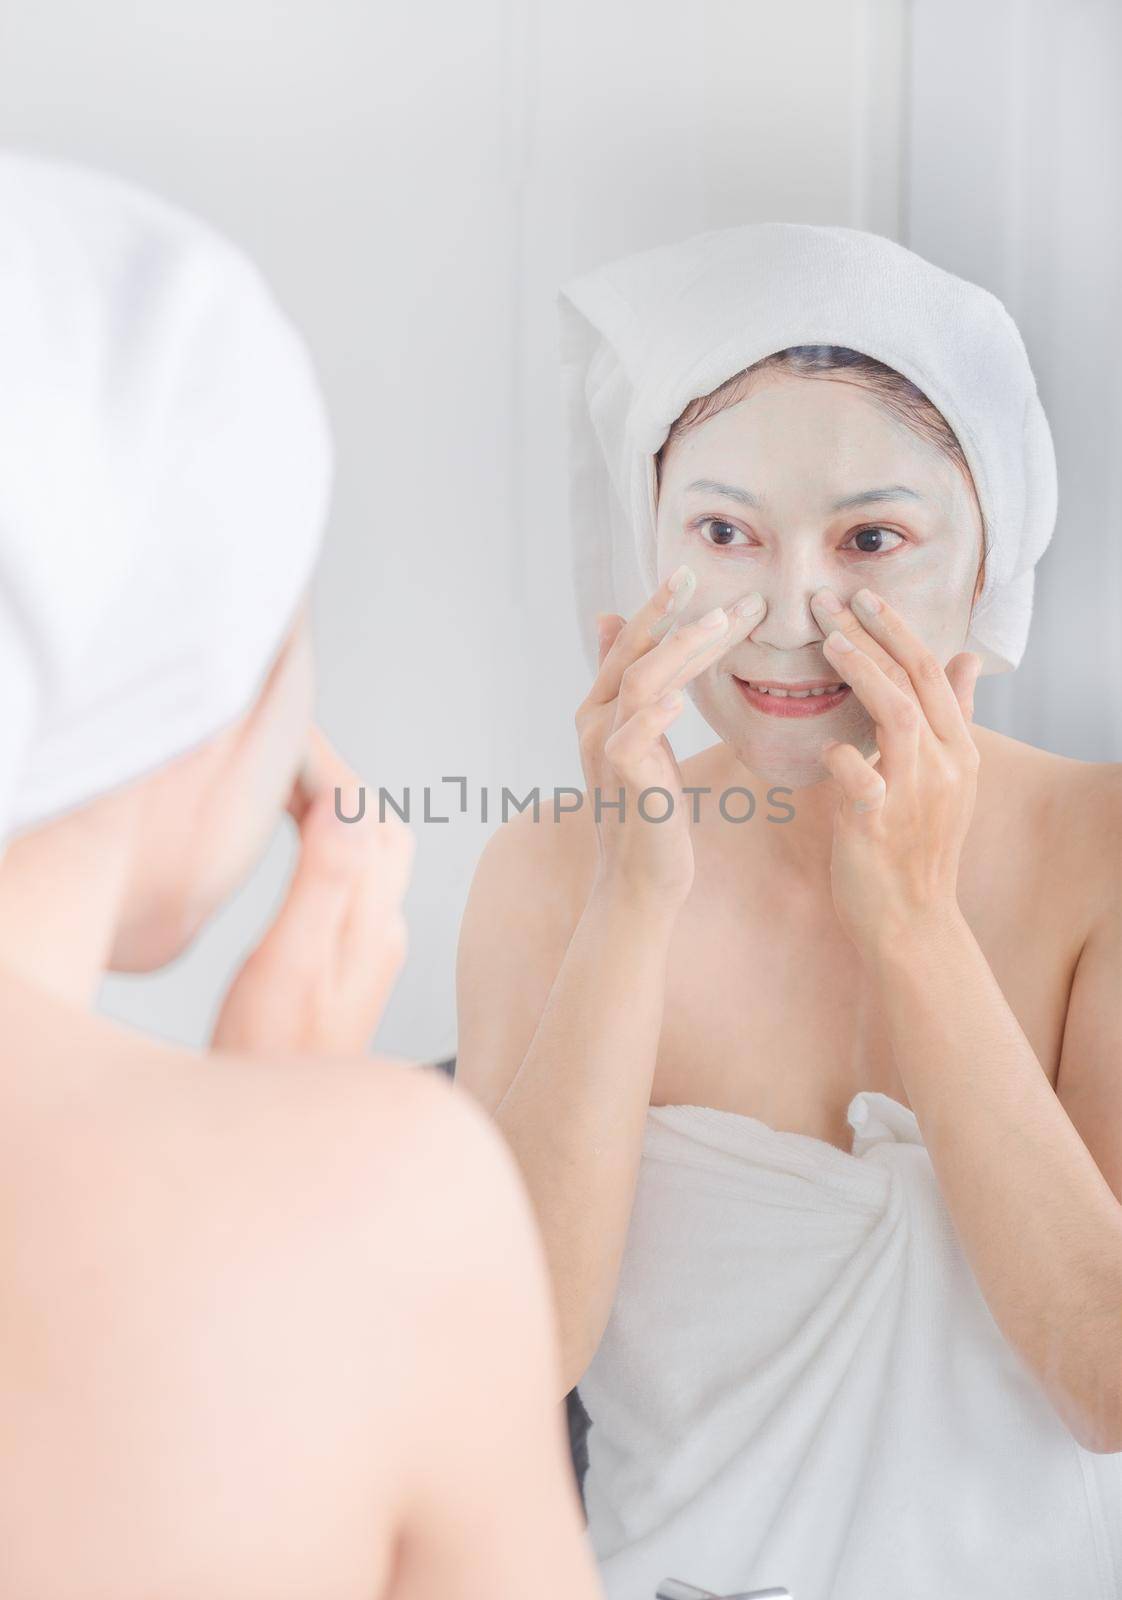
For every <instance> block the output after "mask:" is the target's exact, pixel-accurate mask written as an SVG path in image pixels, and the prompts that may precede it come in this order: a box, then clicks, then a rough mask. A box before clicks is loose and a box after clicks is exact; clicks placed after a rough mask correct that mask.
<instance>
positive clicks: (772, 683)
mask: <svg viewBox="0 0 1122 1600" xmlns="http://www.w3.org/2000/svg"><path fill="white" fill-rule="evenodd" d="M733 682H734V683H735V684H736V687H737V689H738V690H739V691H740V693H741V695H742V696H743V697H744V699H745V700H746V701H747V702H748V704H749V705H750V706H751V707H752V708H753V709H754V710H756V711H762V712H763V713H764V714H765V715H767V716H772V717H817V716H821V715H822V714H823V713H824V712H826V711H832V710H833V709H834V707H835V706H839V705H841V703H842V701H843V700H844V699H845V697H846V695H847V694H848V693H849V685H848V683H839V682H838V680H837V679H836V678H835V679H829V678H804V679H801V680H799V681H795V682H791V683H781V682H779V681H778V680H774V679H770V678H737V677H735V676H734V677H733Z"/></svg>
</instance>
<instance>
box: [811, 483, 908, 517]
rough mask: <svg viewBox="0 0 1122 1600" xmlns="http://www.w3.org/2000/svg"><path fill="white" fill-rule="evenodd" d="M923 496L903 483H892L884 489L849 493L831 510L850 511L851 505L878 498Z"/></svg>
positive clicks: (893, 498) (906, 498) (869, 503)
mask: <svg viewBox="0 0 1122 1600" xmlns="http://www.w3.org/2000/svg"><path fill="white" fill-rule="evenodd" d="M922 499H923V496H922V495H921V494H920V493H918V491H917V490H915V489H909V488H908V486H907V485H906V484H903V483H890V484H889V485H888V486H887V487H886V488H884V489H862V490H861V492H860V494H847V495H846V496H845V497H844V499H841V500H835V501H834V503H833V505H832V506H831V507H830V510H831V511H848V510H849V508H850V506H868V505H873V504H875V503H876V502H877V501H878V500H922Z"/></svg>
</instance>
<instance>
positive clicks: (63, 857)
mask: <svg viewBox="0 0 1122 1600" xmlns="http://www.w3.org/2000/svg"><path fill="white" fill-rule="evenodd" d="M129 820H130V819H129V818H128V817H127V816H125V815H123V814H122V812H121V809H120V807H113V808H112V814H111V815H109V814H102V813H99V812H97V811H95V810H94V809H93V808H90V809H89V810H87V811H84V812H81V813H75V814H73V815H71V816H67V817H64V818H62V819H61V820H59V821H56V822H52V823H49V824H47V825H45V826H44V827H41V828H37V829H35V831H34V832H32V833H28V834H23V835H21V836H20V837H19V838H17V839H15V840H13V841H12V843H11V844H10V845H9V846H8V848H7V850H6V851H5V852H4V853H3V855H0V983H2V981H3V979H4V976H5V975H7V974H11V975H12V976H14V977H15V978H17V979H19V980H22V981H23V982H24V983H28V984H31V985H32V986H34V987H35V988H36V989H39V990H42V991H44V992H46V993H48V994H50V995H52V996H53V997H54V998H55V999H58V1000H62V1001H63V1002H64V1003H66V1004H68V1005H72V1006H79V1007H82V1008H83V1009H88V1008H89V1007H91V1006H92V1005H93V1003H94V1002H95V1000H96V998H97V993H98V989H99V987H100V984H101V980H102V977H103V975H104V973H105V971H106V969H107V968H108V966H109V963H110V959H111V955H112V950H113V944H114V940H115V937H116V931H117V927H118V924H119V921H120V916H121V908H122V905H123V902H124V899H125V894H126V890H127V887H128V882H129V872H130V867H131V854H132V852H131V845H130V829H129V825H128V824H129Z"/></svg>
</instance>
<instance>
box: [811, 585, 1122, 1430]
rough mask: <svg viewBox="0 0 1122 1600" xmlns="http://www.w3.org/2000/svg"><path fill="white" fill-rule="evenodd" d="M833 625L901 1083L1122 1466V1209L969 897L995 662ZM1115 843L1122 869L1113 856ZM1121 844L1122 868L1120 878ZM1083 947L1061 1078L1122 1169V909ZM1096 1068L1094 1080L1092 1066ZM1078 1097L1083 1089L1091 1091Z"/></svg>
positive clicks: (848, 877) (988, 1282)
mask: <svg viewBox="0 0 1122 1600" xmlns="http://www.w3.org/2000/svg"><path fill="white" fill-rule="evenodd" d="M867 594H868V591H859V592H858V595H856V596H854V610H859V611H860V615H861V617H862V619H863V621H864V626H862V623H861V622H859V621H858V620H857V618H856V617H855V616H854V615H853V612H851V611H850V610H849V609H848V608H844V607H842V608H835V609H834V610H832V611H831V610H830V609H829V608H828V607H826V608H821V606H820V603H818V604H816V610H817V611H818V614H819V616H820V619H821V620H822V622H823V627H824V629H825V628H829V629H834V630H837V631H833V632H829V633H828V636H827V639H826V645H825V649H826V653H827V656H828V657H829V659H830V660H831V661H832V662H833V663H834V664H835V666H836V667H837V669H838V670H839V672H840V673H841V674H842V676H843V677H844V678H845V680H846V682H847V683H849V684H850V685H851V686H852V687H853V690H854V693H855V694H857V696H858V697H859V699H860V700H861V701H862V703H863V704H864V706H865V707H866V709H867V710H868V711H869V713H870V715H871V716H872V717H873V719H874V721H875V723H876V726H877V743H878V748H879V752H880V758H881V759H880V766H879V768H874V767H872V766H871V765H870V763H869V762H867V761H866V760H865V759H864V757H863V756H861V754H860V753H859V752H858V751H857V750H856V749H855V748H854V747H853V746H852V745H846V744H837V743H832V747H829V746H828V747H827V748H826V750H825V751H824V757H823V759H824V760H825V761H826V763H827V765H828V766H829V767H830V770H831V772H832V773H833V776H834V777H835V778H836V780H837V782H838V785H839V789H840V791H841V793H840V803H839V807H838V811H837V814H836V817H835V824H834V847H833V856H832V860H831V881H832V885H833V891H834V903H835V906H836V908H837V910H838V914H839V917H840V918H841V920H842V922H843V924H844V925H845V927H846V929H847V931H848V932H849V934H850V936H851V937H852V938H853V940H854V942H855V943H856V945H857V947H858V948H859V949H860V950H861V952H862V955H863V957H864V960H865V963H866V966H867V969H868V970H869V971H870V972H871V973H872V975H873V977H874V979H875V981H876V982H877V987H878V996H879V1000H880V1003H881V1006H882V1007H883V1011H884V1016H885V1019H886V1023H887V1027H888V1032H889V1037H890V1040H891V1043H892V1047H893V1051H894V1054H895V1059H896V1065H897V1070H898V1071H899V1073H900V1077H901V1079H902V1081H903V1084H904V1087H905V1089H906V1091H907V1094H908V1098H909V1100H910V1101H911V1104H912V1107H913V1109H914V1111H915V1114H916V1118H917V1120H918V1122H919V1124H920V1127H921V1129H922V1131H923V1136H924V1141H925V1143H926V1145H927V1148H928V1151H929V1152H930V1155H931V1160H932V1164H933V1166H934V1169H935V1173H936V1176H937V1178H938V1180H939V1184H940V1187H941V1189H942V1192H943V1194H944V1197H945V1199H946V1202H947V1207H948V1210H949V1212H950V1214H951V1217H952V1220H953V1221H954V1224H955V1227H956V1230H957V1232H958V1235H959V1238H960V1240H961V1242H962V1247H963V1250H964V1253H965V1254H966V1256H967V1259H968V1260H969V1262H970V1265H971V1267H972V1269H973V1271H974V1274H975V1276H976V1278H977V1281H978V1285H979V1288H980V1289H981V1292H982V1294H983V1295H984V1296H985V1299H986V1302H987V1304H988V1305H989V1307H990V1310H991V1311H992V1312H993V1315H994V1319H995V1321H996V1322H997V1324H998V1325H999V1327H1000V1328H1001V1330H1002V1332H1003V1333H1004V1335H1005V1337H1006V1338H1007V1339H1008V1341H1009V1343H1010V1344H1011V1345H1012V1346H1013V1347H1014V1348H1015V1349H1016V1350H1017V1351H1018V1352H1019V1353H1020V1354H1021V1356H1022V1357H1023V1358H1024V1360H1025V1361H1026V1362H1027V1364H1028V1365H1029V1367H1030V1368H1031V1369H1032V1370H1033V1371H1034V1372H1035V1373H1036V1375H1037V1376H1038V1378H1039V1379H1040V1381H1041V1383H1042V1385H1043V1386H1044V1389H1045V1391H1046V1393H1047V1394H1048V1396H1049V1397H1050V1399H1051V1401H1052V1403H1053V1405H1054V1406H1055V1408H1056V1410H1057V1411H1058V1413H1059V1414H1060V1416H1061V1417H1062V1418H1063V1420H1064V1422H1065V1424H1066V1425H1067V1426H1068V1428H1069V1429H1070V1431H1071V1433H1072V1434H1073V1436H1074V1437H1075V1438H1076V1439H1077V1440H1078V1441H1079V1443H1081V1444H1082V1445H1084V1446H1085V1447H1086V1448H1087V1449H1090V1450H1097V1451H1103V1452H1108V1451H1117V1450H1122V1205H1120V1204H1119V1198H1118V1196H1117V1194H1115V1193H1114V1192H1113V1191H1112V1189H1111V1187H1110V1184H1109V1182H1108V1179H1107V1177H1106V1176H1105V1175H1104V1171H1102V1170H1100V1169H1099V1167H1098V1166H1097V1165H1096V1163H1095V1160H1094V1157H1093V1156H1092V1154H1091V1151H1090V1150H1089V1149H1088V1147H1087V1145H1086V1144H1085V1143H1084V1141H1083V1139H1082V1138H1081V1137H1080V1135H1079V1133H1078V1131H1077V1130H1076V1127H1075V1126H1074V1124H1073V1122H1072V1120H1071V1118H1070V1116H1069V1115H1068V1112H1067V1110H1066V1109H1065V1107H1064V1104H1063V1103H1062V1101H1061V1099H1060V1098H1058V1097H1057V1094H1056V1093H1055V1092H1054V1091H1053V1089H1052V1087H1051V1085H1050V1084H1049V1082H1048V1079H1047V1077H1046V1076H1045V1073H1044V1071H1043V1068H1042V1067H1041V1065H1040V1063H1039V1061H1038V1060H1037V1058H1036V1056H1035V1054H1034V1053H1033V1050H1032V1048H1031V1046H1030V1045H1029V1043H1028V1041H1027V1039H1026V1038H1025V1036H1024V1034H1023V1032H1022V1031H1021V1028H1020V1026H1019V1024H1018V1022H1017V1019H1016V1018H1015V1016H1014V1015H1013V1013H1012V1011H1011V1009H1010V1007H1009V1005H1008V1003H1007V1002H1006V1000H1005V997H1004V995H1003V994H1002V992H1001V989H1000V988H999V986H998V983H997V980H996V979H995V977H994V975H993V973H992V972H991V970H990V968H989V965H988V963H987V962H986V959H985V956H984V955H983V953H982V951H981V949H980V948H979V946H978V944H977V941H976V940H975V939H974V936H973V934H972V933H971V931H970V928H969V926H968V924H967V922H966V920H965V918H964V917H963V915H962V912H961V910H960V908H959V905H958V899H957V874H958V862H959V855H960V852H961V848H962V843H963V840H964V838H965V836H966V832H967V829H968V827H969V822H970V817H971V813H972V810H973V803H974V791H975V785H976V779H977V768H978V752H977V749H976V747H975V745H974V741H973V739H972V737H971V735H970V731H969V721H970V717H971V715H972V709H973V684H974V679H975V678H976V669H977V665H978V659H977V658H974V660H973V661H971V658H970V657H969V656H968V655H966V656H963V655H960V656H957V657H955V658H954V660H953V661H952V662H951V663H950V664H949V665H948V667H947V669H946V671H945V672H944V670H943V668H942V667H941V666H940V664H939V663H938V661H937V660H936V659H935V658H934V657H933V656H932V655H931V654H930V652H929V651H927V650H926V649H925V648H924V647H923V645H922V644H921V643H920V641H919V640H918V639H916V637H915V636H914V634H912V633H911V631H910V630H909V629H908V628H907V627H906V626H905V624H904V623H903V621H902V619H901V618H900V616H899V615H898V613H897V612H895V611H894V610H893V609H892V607H890V606H889V605H887V604H886V603H884V602H883V601H881V602H879V603H878V602H877V597H875V596H870V597H869V600H870V601H871V602H872V603H871V604H870V603H866V604H864V605H863V604H862V603H861V602H862V596H863V595H867ZM1110 840H1113V841H1115V848H1114V851H1113V852H1112V851H1111V849H1110V847H1109V841H1110ZM1118 841H1119V830H1118V827H1117V824H1116V822H1115V823H1114V824H1113V825H1112V826H1110V827H1109V828H1108V831H1107V833H1106V836H1105V837H1104V840H1103V843H1104V846H1106V854H1105V857H1104V859H1107V860H1109V859H1111V857H1112V855H1113V861H1114V869H1115V870H1114V876H1115V877H1118V876H1122V874H1118V871H1117V866H1118V859H1119V852H1118V849H1117V843H1118ZM1107 913H1108V914H1105V915H1104V916H1103V918H1102V919H1101V921H1100V922H1099V924H1098V925H1097V926H1096V927H1095V929H1094V931H1093V932H1092V934H1091V936H1090V937H1089V938H1088V940H1087V943H1086V945H1085V948H1084V950H1083V953H1082V956H1081V959H1080V962H1079V972H1078V973H1077V975H1076V981H1075V984H1074V986H1073V989H1072V994H1071V998H1070V1009H1069V1017H1068V1029H1067V1034H1066V1037H1065V1045H1064V1053H1063V1060H1062V1063H1061V1070H1060V1080H1061V1083H1062V1084H1064V1085H1065V1093H1066V1092H1067V1090H1068V1089H1071V1090H1072V1092H1074V1093H1076V1094H1077V1095H1078V1096H1079V1098H1081V1099H1082V1101H1083V1111H1084V1114H1086V1113H1087V1112H1088V1111H1091V1112H1093V1113H1094V1112H1097V1113H1098V1114H1100V1115H1101V1116H1103V1117H1110V1116H1111V1114H1112V1113H1113V1114H1114V1116H1115V1119H1116V1120H1115V1125H1114V1130H1113V1133H1112V1134H1110V1135H1107V1134H1105V1133H1101V1132H1100V1134H1099V1136H1098V1137H1099V1141H1100V1142H1101V1143H1103V1144H1106V1145H1107V1146H1108V1148H1109V1150H1110V1151H1111V1152H1112V1154H1111V1158H1110V1161H1109V1167H1110V1170H1112V1171H1114V1172H1117V1171H1118V1167H1119V1164H1120V1146H1122V1129H1119V1127H1118V1123H1117V1111H1118V1105H1119V1082H1120V1074H1122V1017H1120V1008H1119V1001H1118V971H1119V957H1120V955H1122V940H1120V938H1119V934H1118V927H1117V899H1116V897H1115V898H1113V899H1112V901H1111V903H1110V905H1109V906H1108V907H1107ZM1076 1051H1078V1052H1079V1061H1078V1065H1076V1064H1075V1060H1076V1056H1075V1053H1076ZM1076 1086H1078V1087H1076Z"/></svg>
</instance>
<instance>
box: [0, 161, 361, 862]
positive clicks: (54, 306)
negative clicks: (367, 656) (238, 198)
mask: <svg viewBox="0 0 1122 1600" xmlns="http://www.w3.org/2000/svg"><path fill="white" fill-rule="evenodd" d="M0 353H2V355H0V851H2V850H3V848H4V845H5V843H6V842H7V841H9V840H10V839H11V838H12V837H13V836H14V835H15V834H17V833H19V832H22V831H24V830H26V829H27V828H30V827H32V826H34V825H36V824H37V823H40V822H43V821H46V820H48V819H50V818H52V817H54V816H55V815H57V814H61V813H63V812H66V811H69V810H71V809H72V808H74V807H75V806H77V805H80V804H82V803H84V802H86V801H89V800H91V799H93V798H95V797H96V796H98V795H100V794H102V793H104V792H107V791H110V790H112V789H115V788H117V787H120V786H122V785H124V784H127V783H129V782H130V781H132V780H134V779H137V778H139V777H141V776H142V775H144V774H146V773H147V772H149V771H150V770H152V769H155V768H157V767H159V766H160V765H162V764H164V763H165V762H167V761H169V760H171V759H173V758H175V757H177V756H179V755H181V754H184V753H186V752H187V751H188V750H190V749H191V748H192V747H194V746H196V745H198V744H200V743H202V742H204V741H205V740H206V739H207V738H209V737H211V736H213V735H214V734H216V733H218V732H219V731H220V730H221V729H222V728H223V727H224V726H226V725H229V724H230V723H232V722H234V721H235V720H236V719H237V718H238V717H239V716H240V715H241V714H243V713H244V712H245V711H246V710H248V708H249V707H250V706H251V705H252V703H253V701H254V699H255V697H256V695H257V692H258V690H259V688H260V686H261V684H262V683H263V681H264V678H265V676H266V675H267V672H268V670H269V667H270V666H271V664H272V661H273V659H274V658H275V655H276V652H277V650H278V649H279V648H280V645H281V644H282V642H283V639H284V637H285V634H286V632H287V630H288V628H289V627H290V625H291V623H292V622H293V621H294V620H295V617H296V614H297V612H298V609H299V605H300V602H301V598H302V595H303V592H304V590H305V588H306V586H307V584H308V582H309V581H310V577H311V573H312V570H313V567H314V564H315V559H316V556H317V554H318V550H319V546H320V542H321V537H322V533H323V529H324V526H325V522H326V516H327V507H328V501H329V495H330V484H331V472H332V458H331V445H330V437H329V432H328V425H327V419H326V414H325V411H324V407H323V403H322V400H321V396H320V392H319V389H318V386H317V384H316V381H315V378H314V375H313V372H312V369H311V365H310V362H309V359H308V356H307V354H306V352H305V349H304V346H303V344H302V343H301V341H300V339H299V337H298V336H297V334H296V332H295V330H294V329H293V328H292V326H291V325H290V323H289V322H288V320H287V318H286V317H285V316H284V315H283V313H282V312H281V311H280V309H279V308H278V306H277V305H276V303H275V302H274V300H273V297H272V295H271V293H270V291H269V290H268V288H267V286H266V285H265V283H264V281H263V279H262V277H261V276H260V274H259V272H258V271H257V269H256V268H255V267H254V266H253V264H252V263H251V262H250V261H248V260H247V259H246V257H245V256H244V255H243V254H242V253H241V252H240V251H239V250H238V249H236V248H235V247H234V246H233V245H232V244H230V243H229V242H227V241H226V240H225V239H223V238H222V237H221V236H220V235H219V234H217V233H216V232H215V231H214V230H213V229H211V228H210V227H209V226H207V225H205V224H204V223H202V222H200V221H199V220H197V219H196V218H194V217H192V216H190V215H188V214H187V213H185V212H183V211H182V210H180V209H178V208H176V207H174V206H172V205H170V204H168V203H167V202H165V201H163V200H161V199H158V198H156V197H155V196H153V195H150V194H147V193H145V192H143V191H142V190H139V189H137V188H135V187H133V186H132V185H131V184H129V183H126V182H124V181H122V180H120V179H117V178H114V177H110V176H108V175H106V174H101V173H96V172H91V171H86V170H84V169H82V168H80V167H74V166H69V165H67V164H65V163H61V162H58V163H56V162H53V161H49V160H45V159H38V158H35V157H32V156H28V155H25V154H22V153H20V152H16V151H6V152H0Z"/></svg>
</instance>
